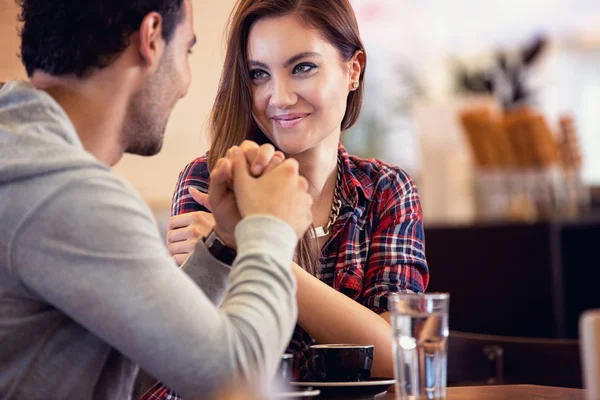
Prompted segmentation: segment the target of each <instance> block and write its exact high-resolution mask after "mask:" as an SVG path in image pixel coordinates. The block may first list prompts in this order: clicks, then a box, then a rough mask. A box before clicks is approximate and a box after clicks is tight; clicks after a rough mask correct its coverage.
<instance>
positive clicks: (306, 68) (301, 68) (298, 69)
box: [293, 63, 317, 74]
mask: <svg viewBox="0 0 600 400" xmlns="http://www.w3.org/2000/svg"><path fill="white" fill-rule="evenodd" d="M316 67H317V66H316V65H314V64H310V63H303V64H298V65H296V66H295V67H294V70H293V73H294V74H305V73H307V72H310V71H312V70H313V69H315V68H316Z"/></svg>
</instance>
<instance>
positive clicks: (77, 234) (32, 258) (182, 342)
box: [0, 82, 297, 400]
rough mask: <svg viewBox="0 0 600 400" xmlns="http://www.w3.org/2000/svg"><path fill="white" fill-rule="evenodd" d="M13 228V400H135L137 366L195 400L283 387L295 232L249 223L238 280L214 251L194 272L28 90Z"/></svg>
mask: <svg viewBox="0 0 600 400" xmlns="http://www.w3.org/2000/svg"><path fill="white" fill-rule="evenodd" d="M0 221H1V223H0V398H1V399H27V400H36V399H78V400H86V399H111V400H114V399H127V398H128V397H130V395H131V390H132V385H133V380H134V378H135V376H136V373H137V370H138V367H137V365H140V366H142V367H143V368H144V369H145V370H147V371H148V372H150V373H151V374H152V375H154V376H155V377H156V378H158V379H160V380H161V381H163V382H164V383H165V384H167V385H169V386H171V387H172V388H174V389H175V390H177V391H178V392H179V393H180V394H181V395H183V396H185V397H186V398H190V399H191V398H210V396H211V395H212V394H214V393H215V391H216V390H219V389H220V388H222V387H223V385H224V384H226V383H231V382H232V381H234V380H235V379H239V378H243V379H248V380H251V381H253V382H254V383H256V384H261V383H264V382H266V381H268V379H269V378H270V377H271V376H272V375H273V374H274V372H275V369H276V368H277V365H278V362H279V359H280V355H281V353H282V352H283V351H284V350H285V347H286V346H287V344H288V342H289V339H290V337H291V334H292V330H293V328H294V325H295V322H296V316H297V309H296V303H295V281H294V278H293V276H292V274H291V271H290V264H291V261H292V257H293V252H294V247H295V245H296V242H297V238H296V235H295V233H294V231H293V230H292V228H291V227H290V226H288V225H287V224H285V223H283V222H282V221H280V220H277V219H275V218H271V217H267V216H256V217H252V218H246V219H245V220H243V221H242V222H241V223H240V224H239V225H238V226H237V228H236V232H235V235H236V240H237V243H238V258H237V259H236V262H235V264H234V266H233V268H232V269H231V273H230V270H229V268H227V267H226V266H224V265H222V264H220V263H218V262H217V261H216V260H215V259H214V258H212V257H211V256H210V254H209V253H208V252H207V251H206V249H205V248H204V246H203V244H202V243H201V241H200V242H199V244H198V245H197V247H196V252H195V253H194V255H193V257H191V258H190V260H188V262H187V264H186V265H185V266H184V267H185V268H184V271H182V270H180V269H179V268H177V266H176V265H175V263H174V262H173V260H172V259H171V257H170V256H169V254H168V251H167V249H166V247H165V245H164V244H163V240H162V238H161V237H160V235H159V233H158V229H157V227H156V224H155V221H154V219H153V217H152V214H151V212H150V210H149V209H148V208H147V206H146V205H145V204H144V203H143V202H142V200H141V199H140V198H139V197H138V196H137V195H136V193H135V192H134V191H133V190H132V189H131V188H130V187H129V186H128V185H127V184H126V183H125V182H124V181H123V180H121V179H119V178H118V177H117V176H116V175H115V174H113V173H112V172H111V170H110V169H109V168H108V167H107V166H105V165H103V164H101V163H99V162H98V161H97V160H96V159H95V158H94V157H93V156H92V155H91V154H89V153H87V152H86V151H85V150H84V149H83V147H82V145H81V142H80V141H79V138H78V136H77V134H76V132H75V130H74V127H73V125H72V124H71V123H70V121H69V119H68V117H67V116H66V114H65V113H64V111H63V110H62V109H61V107H60V106H59V105H58V104H57V103H56V102H55V101H54V100H53V99H52V98H51V97H50V96H49V95H48V94H46V93H45V92H42V91H38V90H36V89H34V88H33V87H32V86H31V85H30V84H28V83H24V82H10V83H8V84H6V85H5V86H4V87H2V88H1V89H0ZM228 275H229V277H228ZM228 278H229V286H228V287H227V290H226V291H225V287H226V284H227V279H228ZM215 303H220V307H218V308H217V306H215Z"/></svg>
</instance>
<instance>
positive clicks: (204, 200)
mask: <svg viewBox="0 0 600 400" xmlns="http://www.w3.org/2000/svg"><path fill="white" fill-rule="evenodd" d="M188 192H189V193H190V195H191V196H192V199H194V201H195V202H196V203H198V204H200V205H201V206H202V207H204V208H206V209H207V210H208V211H211V212H212V210H211V209H210V204H209V203H208V194H206V193H202V192H201V191H199V190H198V189H196V188H195V187H193V186H190V187H189V189H188Z"/></svg>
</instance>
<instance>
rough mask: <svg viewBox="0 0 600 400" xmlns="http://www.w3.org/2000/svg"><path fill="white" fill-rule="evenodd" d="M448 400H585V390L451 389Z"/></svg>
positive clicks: (389, 399) (387, 399) (380, 399)
mask: <svg viewBox="0 0 600 400" xmlns="http://www.w3.org/2000/svg"><path fill="white" fill-rule="evenodd" d="M348 399H350V398H348ZM375 399H376V400H394V399H395V397H394V393H387V394H385V395H382V396H377V397H376V398H375ZM446 400H585V390H583V389H569V388H561V387H550V386H536V385H497V386H492V385H490V386H465V387H451V388H448V389H447V392H446Z"/></svg>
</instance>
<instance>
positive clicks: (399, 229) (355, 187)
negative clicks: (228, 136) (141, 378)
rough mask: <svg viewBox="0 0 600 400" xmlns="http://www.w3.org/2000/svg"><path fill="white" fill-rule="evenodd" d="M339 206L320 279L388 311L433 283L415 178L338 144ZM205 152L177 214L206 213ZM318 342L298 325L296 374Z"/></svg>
mask: <svg viewBox="0 0 600 400" xmlns="http://www.w3.org/2000/svg"><path fill="white" fill-rule="evenodd" d="M339 155H340V159H341V160H342V163H343V165H342V173H343V179H342V209H341V211H340V216H339V218H338V219H337V221H336V222H335V224H334V226H333V229H332V235H331V237H330V238H329V240H328V241H327V243H326V244H325V246H324V247H323V249H322V253H321V256H320V264H321V274H320V278H321V280H322V281H323V282H325V283H326V284H328V285H329V286H331V287H333V288H334V289H335V290H338V291H340V292H342V293H344V294H345V295H346V296H348V297H350V298H351V299H354V300H355V301H357V302H359V303H360V304H362V305H364V306H365V307H367V308H369V309H371V310H373V311H374V312H376V313H377V314H381V313H383V312H385V311H387V300H388V296H389V294H390V293H393V292H406V291H412V292H423V291H425V288H426V287H427V283H428V281H429V270H428V267H427V262H426V260H425V241H424V233H423V213H422V209H421V204H420V202H419V195H418V192H417V188H416V186H415V184H414V182H413V180H412V179H411V178H410V177H409V176H408V175H407V174H406V173H405V172H404V171H402V170H401V169H400V168H398V167H394V166H391V165H388V164H386V163H383V162H381V161H378V160H374V159H360V158H358V157H354V156H351V155H348V153H347V152H346V150H345V149H344V147H343V146H342V145H341V144H340V146H339ZM208 183H209V171H208V166H207V163H206V156H204V157H200V158H198V159H196V160H194V161H193V162H191V163H190V164H188V165H187V166H186V167H185V169H184V170H183V171H182V172H181V174H180V176H179V181H178V183H177V188H176V190H175V194H174V196H173V208H172V214H173V215H177V214H182V213H187V212H191V211H206V209H204V208H203V207H202V206H200V205H199V204H197V203H196V202H195V201H194V200H193V199H192V197H191V196H190V195H189V193H188V188H189V187H190V186H194V187H196V188H197V189H199V190H201V191H203V192H207V191H208ZM314 343H315V342H314V340H313V339H312V338H311V337H310V336H309V335H308V333H306V331H304V330H303V329H302V328H301V327H300V326H296V330H295V332H294V334H293V336H292V340H291V342H290V345H289V348H288V352H289V353H292V354H294V356H295V357H294V358H295V374H296V376H297V377H298V378H300V379H308V378H310V371H309V368H308V365H309V363H310V362H311V359H310V349H309V346H311V345H312V344H314ZM153 393H154V394H148V397H143V399H144V400H150V399H163V400H176V399H178V397H176V395H175V393H173V392H172V391H169V390H165V388H164V387H160V385H159V386H158V387H156V388H155V389H154V391H153Z"/></svg>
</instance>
